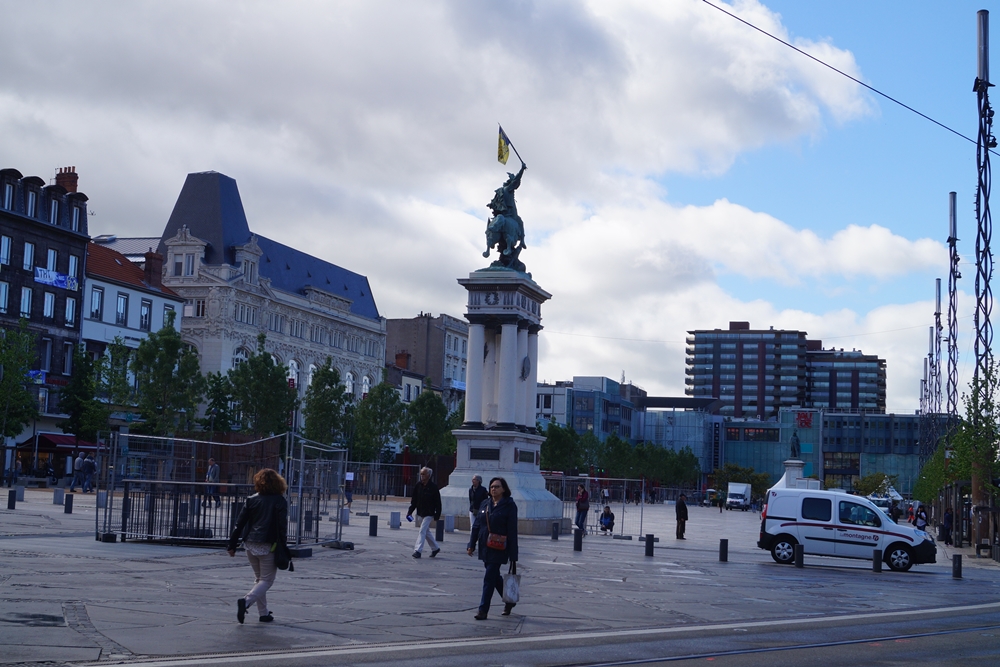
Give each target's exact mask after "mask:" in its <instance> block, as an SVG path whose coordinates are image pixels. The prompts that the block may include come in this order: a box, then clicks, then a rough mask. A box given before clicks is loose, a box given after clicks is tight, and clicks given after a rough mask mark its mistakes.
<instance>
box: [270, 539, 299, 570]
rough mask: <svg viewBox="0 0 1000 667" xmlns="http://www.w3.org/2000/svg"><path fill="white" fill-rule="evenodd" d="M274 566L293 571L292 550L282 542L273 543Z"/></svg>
mask: <svg viewBox="0 0 1000 667" xmlns="http://www.w3.org/2000/svg"><path fill="white" fill-rule="evenodd" d="M273 551H274V566H275V567H276V568H278V569H279V570H288V571H289V572H295V565H293V564H292V550H291V549H289V548H288V545H287V544H285V543H284V542H275V543H274V549H273Z"/></svg>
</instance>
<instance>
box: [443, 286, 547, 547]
mask: <svg viewBox="0 0 1000 667" xmlns="http://www.w3.org/2000/svg"><path fill="white" fill-rule="evenodd" d="M458 282H459V283H460V284H461V285H462V286H463V287H465V289H466V290H467V291H468V293H469V300H468V313H467V314H466V319H468V320H469V361H468V367H467V372H466V394H465V423H464V424H463V425H462V428H460V429H456V430H455V431H453V433H454V434H455V437H456V439H457V440H458V451H457V455H456V467H455V470H454V471H453V472H452V473H451V475H450V476H449V478H448V481H449V484H448V486H446V487H444V488H443V489H441V503H442V510H443V512H444V514H449V515H454V516H455V517H456V525H457V526H458V527H459V528H460V529H465V530H468V523H469V487H470V486H471V485H472V476H473V475H476V474H479V475H481V476H482V477H483V484H484V486H488V485H489V480H490V478H491V477H503V478H504V479H505V480H507V485H508V486H509V487H510V490H511V496H512V497H513V499H514V502H515V503H517V510H518V529H519V531H520V532H522V533H524V534H528V535H549V534H551V531H552V523H553V522H555V521H559V522H560V523H562V514H563V509H562V501H561V500H559V499H558V498H557V497H556V496H554V495H552V494H551V493H549V492H548V491H547V490H546V489H545V480H544V479H543V478H542V475H541V470H540V463H541V454H540V448H541V444H542V442H543V441H544V438H543V437H542V436H540V435H538V434H537V433H536V429H535V401H536V396H537V391H536V387H537V367H538V333H539V331H540V330H541V329H542V326H541V319H542V303H543V302H545V301H546V300H548V299H549V298H550V297H551V296H552V295H551V294H549V293H548V292H546V291H545V290H543V289H542V288H541V287H539V286H538V285H537V284H536V283H535V282H534V281H533V280H532V279H531V278H530V277H529V276H528V275H527V274H524V273H520V272H518V271H513V270H511V269H503V268H490V269H482V270H480V271H474V272H473V273H471V274H469V277H468V278H467V279H461V280H459V281H458Z"/></svg>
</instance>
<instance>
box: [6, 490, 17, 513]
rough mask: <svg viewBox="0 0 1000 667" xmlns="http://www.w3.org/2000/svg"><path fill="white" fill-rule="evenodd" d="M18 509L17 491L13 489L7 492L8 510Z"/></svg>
mask: <svg viewBox="0 0 1000 667" xmlns="http://www.w3.org/2000/svg"><path fill="white" fill-rule="evenodd" d="M16 507H17V491H15V490H14V489H11V490H10V491H8V492H7V509H9V510H12V509H15V508H16Z"/></svg>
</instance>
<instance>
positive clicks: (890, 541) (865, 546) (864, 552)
mask: <svg viewBox="0 0 1000 667" xmlns="http://www.w3.org/2000/svg"><path fill="white" fill-rule="evenodd" d="M796 544H801V545H802V546H803V550H804V553H807V554H815V555H817V556H840V557H843V558H861V559H867V560H871V559H872V556H873V553H872V552H873V551H874V550H875V549H881V550H882V558H883V560H884V561H885V562H886V564H887V565H888V566H889V567H890V568H892V569H893V570H896V571H898V572H905V571H906V570H909V569H910V566H911V565H914V564H920V563H934V562H936V552H937V547H936V546H935V544H934V538H933V537H931V536H930V535H929V534H928V533H926V532H924V531H922V530H917V529H916V528H913V527H912V526H905V525H899V524H896V523H894V522H893V520H892V519H890V518H889V516H888V515H887V514H886V513H885V512H884V511H882V510H881V509H879V508H878V507H876V506H875V505H874V504H873V503H872V502H871V501H870V500H868V499H867V498H863V497H861V496H852V495H850V494H848V493H842V492H838V491H820V490H816V489H796V488H778V487H777V486H776V487H773V488H771V489H770V490H768V492H767V504H766V505H765V506H764V511H763V513H762V515H761V523H760V539H759V540H758V542H757V546H758V547H760V548H761V549H766V550H768V551H770V552H771V557H772V558H774V560H775V561H777V562H779V563H792V562H793V561H794V560H795V545H796Z"/></svg>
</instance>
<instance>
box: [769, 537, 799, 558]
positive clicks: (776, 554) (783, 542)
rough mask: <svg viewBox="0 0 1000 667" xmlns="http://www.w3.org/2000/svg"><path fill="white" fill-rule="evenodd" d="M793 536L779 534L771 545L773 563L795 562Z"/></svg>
mask: <svg viewBox="0 0 1000 667" xmlns="http://www.w3.org/2000/svg"><path fill="white" fill-rule="evenodd" d="M795 545H796V542H795V538H794V537H789V536H788V535H779V536H778V539H777V540H775V541H774V544H773V545H771V558H773V559H774V562H775V563H781V564H782V565H791V564H792V563H793V562H795Z"/></svg>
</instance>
